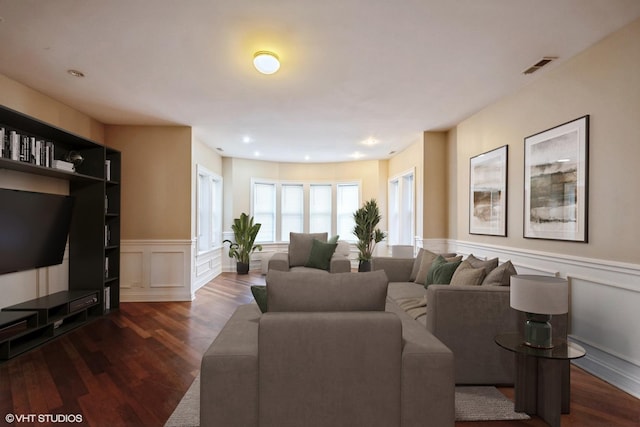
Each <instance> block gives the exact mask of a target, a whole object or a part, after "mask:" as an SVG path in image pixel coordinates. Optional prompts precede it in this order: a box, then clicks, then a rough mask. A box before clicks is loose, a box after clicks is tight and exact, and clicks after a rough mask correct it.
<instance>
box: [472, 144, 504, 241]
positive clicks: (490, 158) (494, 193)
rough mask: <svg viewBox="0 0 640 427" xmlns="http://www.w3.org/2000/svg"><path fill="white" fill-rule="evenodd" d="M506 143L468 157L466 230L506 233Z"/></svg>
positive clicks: (477, 232) (496, 234)
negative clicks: (467, 217)
mask: <svg viewBox="0 0 640 427" xmlns="http://www.w3.org/2000/svg"><path fill="white" fill-rule="evenodd" d="M508 149H509V147H508V146H507V145H504V146H502V147H499V148H496V149H495V150H491V151H488V152H486V153H482V154H479V155H477V156H475V157H472V158H471V159H470V161H469V234H485V235H490V236H505V237H506V235H507V158H508Z"/></svg>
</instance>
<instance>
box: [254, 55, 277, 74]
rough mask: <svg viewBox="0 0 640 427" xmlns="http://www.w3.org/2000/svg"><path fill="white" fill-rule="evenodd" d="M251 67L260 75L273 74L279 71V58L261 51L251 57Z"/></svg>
mask: <svg viewBox="0 0 640 427" xmlns="http://www.w3.org/2000/svg"><path fill="white" fill-rule="evenodd" d="M253 65H254V66H255V67H256V69H257V70H258V71H260V72H261V73H262V74H273V73H275V72H276V71H278V69H280V58H278V55H276V54H275V53H273V52H268V51H266V50H261V51H260V52H256V53H255V55H254V56H253Z"/></svg>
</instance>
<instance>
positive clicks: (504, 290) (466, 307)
mask: <svg viewBox="0 0 640 427" xmlns="http://www.w3.org/2000/svg"><path fill="white" fill-rule="evenodd" d="M426 252H428V251H426ZM431 254H432V255H431V258H433V253H431ZM444 255H445V257H449V259H453V258H452V257H455V255H456V254H444ZM425 257H426V258H428V254H426V253H425V251H424V250H422V249H421V250H420V253H419V254H418V256H417V257H416V258H390V257H378V258H374V259H373V260H372V269H373V270H374V271H375V270H383V271H384V272H385V273H386V275H387V277H388V278H389V287H388V296H389V298H390V299H391V300H393V301H395V302H396V304H397V305H398V306H400V307H402V308H403V309H404V310H405V311H406V312H407V313H408V314H410V315H411V317H412V318H413V319H414V321H415V322H417V323H419V324H421V325H422V326H423V327H425V328H426V329H427V330H428V331H429V332H431V333H432V334H433V335H434V336H435V337H436V338H438V339H439V340H440V341H442V342H443V343H444V344H445V345H446V346H447V347H448V348H449V349H451V351H452V352H453V354H454V357H455V382H456V384H459V385H471V384H478V385H482V384H486V385H512V384H514V380H515V364H514V358H513V354H512V353H510V352H508V351H506V350H504V349H502V348H501V347H499V346H498V345H497V344H496V343H495V342H494V337H495V336H496V335H498V334H500V333H508V332H516V331H519V330H520V329H521V328H522V327H523V325H524V314H523V313H521V312H518V311H516V310H514V309H512V308H511V306H510V302H509V298H510V293H509V291H510V288H509V286H508V284H509V279H510V277H511V275H512V274H516V271H515V268H514V267H513V265H512V264H511V262H510V261H507V262H505V263H502V264H501V265H498V260H497V259H492V260H481V259H478V258H475V257H473V256H472V255H471V256H469V257H467V260H465V261H467V262H468V263H469V264H471V268H469V270H473V269H475V270H477V269H484V270H485V272H484V274H482V273H480V272H478V271H476V272H478V273H479V275H476V276H475V278H471V275H465V274H464V273H472V272H470V271H468V272H465V271H463V270H460V271H458V270H456V272H457V273H460V277H461V278H462V281H460V280H456V282H455V283H454V282H453V281H452V282H451V284H437V283H433V284H429V285H428V286H427V287H425V284H422V283H416V282H420V278H419V277H417V276H419V274H420V273H419V270H420V263H421V261H424V259H425ZM462 261H463V260H461V259H458V260H457V262H462ZM474 266H475V267H474ZM422 267H423V270H425V268H424V266H422ZM461 267H463V266H462V265H460V266H459V267H458V269H460V268H461ZM454 274H455V273H454ZM465 277H466V278H468V279H467V280H469V281H470V282H472V283H473V284H464V283H465V282H466V280H465ZM478 278H481V280H478ZM453 279H457V277H454V278H453ZM552 323H554V329H553V330H554V334H556V335H564V336H565V337H566V330H567V329H566V323H567V316H566V315H564V316H554V317H553V320H552Z"/></svg>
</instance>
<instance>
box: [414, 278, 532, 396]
mask: <svg viewBox="0 0 640 427" xmlns="http://www.w3.org/2000/svg"><path fill="white" fill-rule="evenodd" d="M509 296H510V289H509V287H505V286H449V285H431V286H429V287H428V288H427V329H428V330H429V331H430V332H431V333H432V334H433V335H435V336H436V337H437V338H438V339H440V341H442V342H443V343H444V344H445V345H446V346H447V347H449V348H450V349H451V350H452V351H453V354H454V355H455V356H456V374H455V378H456V384H513V382H514V374H515V371H514V359H513V354H511V353H509V352H508V351H506V350H503V349H502V348H500V347H499V346H498V345H497V344H496V343H495V342H494V338H495V336H496V335H498V334H500V333H506V332H515V331H518V330H519V329H518V328H519V326H520V323H519V321H518V319H519V314H518V312H517V311H516V310H514V309H512V308H511V306H510V302H509Z"/></svg>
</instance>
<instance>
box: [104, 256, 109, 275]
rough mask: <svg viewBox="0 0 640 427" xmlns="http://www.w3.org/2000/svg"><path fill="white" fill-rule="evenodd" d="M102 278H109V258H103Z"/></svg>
mask: <svg viewBox="0 0 640 427" xmlns="http://www.w3.org/2000/svg"><path fill="white" fill-rule="evenodd" d="M104 278H105V279H108V278H109V257H104Z"/></svg>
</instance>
